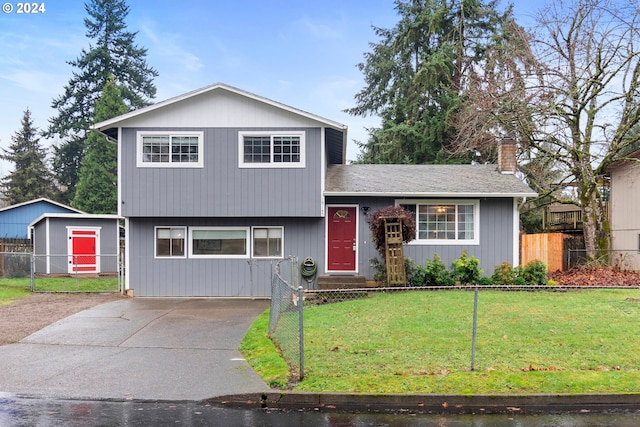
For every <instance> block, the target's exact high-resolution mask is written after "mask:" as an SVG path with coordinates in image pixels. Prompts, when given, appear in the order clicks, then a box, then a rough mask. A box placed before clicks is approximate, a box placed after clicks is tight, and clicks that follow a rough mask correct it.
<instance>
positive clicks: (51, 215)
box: [29, 213, 123, 227]
mask: <svg viewBox="0 0 640 427" xmlns="http://www.w3.org/2000/svg"><path fill="white" fill-rule="evenodd" d="M45 218H69V219H78V218H80V219H110V220H120V219H123V218H122V217H120V216H118V215H111V214H85V213H43V214H42V215H40V216H39V217H38V218H36V219H34V220H33V221H31V223H30V224H29V227H33V226H35V225H36V224H37V223H39V222H40V221H42V220H43V219H45Z"/></svg>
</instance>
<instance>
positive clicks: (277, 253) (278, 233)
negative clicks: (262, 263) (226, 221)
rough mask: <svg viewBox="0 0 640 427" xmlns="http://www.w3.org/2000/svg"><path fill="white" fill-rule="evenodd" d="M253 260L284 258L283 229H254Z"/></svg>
mask: <svg viewBox="0 0 640 427" xmlns="http://www.w3.org/2000/svg"><path fill="white" fill-rule="evenodd" d="M251 234H252V245H251V247H252V254H253V258H282V257H283V254H284V228H283V227H252V228H251Z"/></svg>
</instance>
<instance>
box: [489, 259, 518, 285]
mask: <svg viewBox="0 0 640 427" xmlns="http://www.w3.org/2000/svg"><path fill="white" fill-rule="evenodd" d="M515 279H516V270H515V269H514V268H513V266H512V265H511V264H509V263H508V262H503V263H502V264H500V265H496V266H495V268H494V270H493V276H491V280H492V281H493V284H494V285H505V286H511V285H513V283H514V281H515Z"/></svg>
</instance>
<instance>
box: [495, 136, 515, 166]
mask: <svg viewBox="0 0 640 427" xmlns="http://www.w3.org/2000/svg"><path fill="white" fill-rule="evenodd" d="M498 170H499V171H500V173H504V174H514V173H516V171H517V170H518V164H517V163H516V141H515V140H514V139H513V138H510V137H505V138H502V140H501V141H500V142H499V143H498Z"/></svg>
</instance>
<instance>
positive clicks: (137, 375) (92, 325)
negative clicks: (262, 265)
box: [0, 298, 269, 401]
mask: <svg viewBox="0 0 640 427" xmlns="http://www.w3.org/2000/svg"><path fill="white" fill-rule="evenodd" d="M268 307H269V301H267V300H248V299H165V298H161V299H160V298H159V299H144V298H135V299H127V300H121V301H114V302H110V303H106V304H102V305H99V306H96V307H94V308H91V309H89V310H85V311H82V312H80V313H77V314H75V315H73V316H70V317H67V318H66V319H63V320H61V321H59V322H56V323H54V324H52V325H50V326H48V327H46V328H44V329H42V330H40V331H38V332H36V333H35V334H33V335H30V336H29V337H27V338H25V339H23V340H22V341H21V342H19V343H17V344H11V345H5V346H2V347H0V392H6V393H14V394H18V395H28V396H34V397H54V398H62V399H116V400H122V399H152V400H178V401H180V400H191V401H193V400H203V399H208V398H212V397H216V396H223V395H229V394H243V393H260V392H266V391H269V387H268V386H267V385H266V384H265V383H264V381H262V379H261V378H260V377H259V376H258V375H257V374H256V373H255V371H253V369H251V368H250V366H249V364H248V363H247V362H246V361H245V360H244V359H242V356H241V354H240V353H239V352H238V350H237V348H238V346H239V344H240V341H241V340H242V337H243V336H244V333H245V332H246V331H247V329H248V327H249V326H250V325H251V323H252V322H253V320H254V319H255V318H256V317H257V316H258V315H259V314H260V313H261V312H263V311H264V310H265V309H267V308H268Z"/></svg>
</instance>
